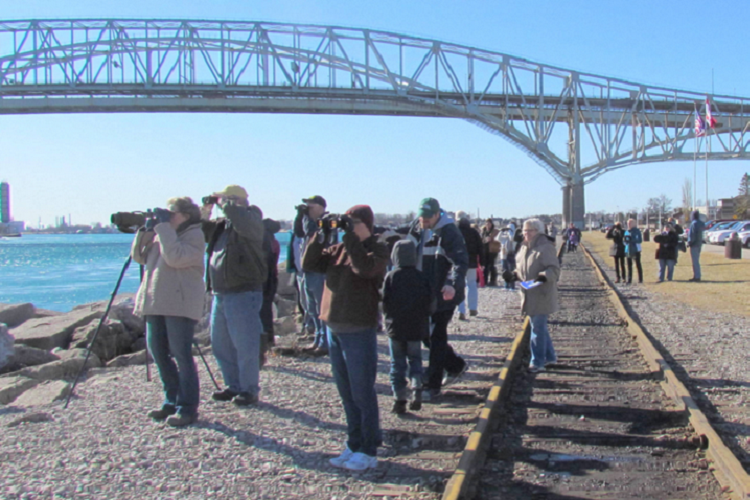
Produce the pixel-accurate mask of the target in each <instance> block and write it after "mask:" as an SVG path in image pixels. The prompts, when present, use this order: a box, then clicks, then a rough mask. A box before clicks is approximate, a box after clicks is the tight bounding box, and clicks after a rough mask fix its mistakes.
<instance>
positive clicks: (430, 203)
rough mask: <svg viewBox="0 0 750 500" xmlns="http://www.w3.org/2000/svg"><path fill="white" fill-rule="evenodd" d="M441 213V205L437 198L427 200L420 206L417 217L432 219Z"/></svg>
mask: <svg viewBox="0 0 750 500" xmlns="http://www.w3.org/2000/svg"><path fill="white" fill-rule="evenodd" d="M439 213H440V203H438V201H437V200H436V199H435V198H425V199H424V200H422V202H421V203H420V204H419V212H417V217H432V216H433V215H435V214H439Z"/></svg>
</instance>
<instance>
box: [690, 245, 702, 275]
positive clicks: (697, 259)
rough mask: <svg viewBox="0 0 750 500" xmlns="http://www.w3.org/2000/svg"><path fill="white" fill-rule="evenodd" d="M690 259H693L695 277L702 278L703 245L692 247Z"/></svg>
mask: <svg viewBox="0 0 750 500" xmlns="http://www.w3.org/2000/svg"><path fill="white" fill-rule="evenodd" d="M690 260H692V261H693V278H695V279H697V280H699V279H701V246H700V245H695V246H692V247H690Z"/></svg>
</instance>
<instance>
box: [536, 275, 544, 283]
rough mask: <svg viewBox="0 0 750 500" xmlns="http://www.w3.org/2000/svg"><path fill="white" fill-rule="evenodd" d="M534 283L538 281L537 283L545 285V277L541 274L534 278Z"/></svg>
mask: <svg viewBox="0 0 750 500" xmlns="http://www.w3.org/2000/svg"><path fill="white" fill-rule="evenodd" d="M534 281H538V282H539V283H546V282H547V277H546V276H545V275H543V274H540V275H539V276H537V277H536V279H535V280H534Z"/></svg>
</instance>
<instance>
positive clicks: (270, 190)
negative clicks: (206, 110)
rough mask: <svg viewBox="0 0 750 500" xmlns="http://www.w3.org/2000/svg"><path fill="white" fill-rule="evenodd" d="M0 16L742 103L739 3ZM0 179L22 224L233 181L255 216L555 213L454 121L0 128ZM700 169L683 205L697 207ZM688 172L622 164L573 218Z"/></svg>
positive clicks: (533, 0)
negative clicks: (373, 35)
mask: <svg viewBox="0 0 750 500" xmlns="http://www.w3.org/2000/svg"><path fill="white" fill-rule="evenodd" d="M0 12H2V14H1V15H2V17H3V19H5V20H10V19H32V18H37V19H43V18H44V19H48V18H102V17H107V18H164V19H167V18H187V19H223V20H251V21H278V22H290V23H309V24H332V25H343V26H351V27H362V28H372V29H379V30H385V31H392V32H401V33H405V34H409V35H416V36H422V37H426V38H434V39H439V40H445V41H450V42H455V43H460V44H463V45H471V46H475V47H480V48H484V49H488V50H494V51H498V52H505V53H508V54H512V55H515V56H520V57H525V58H527V59H531V60H534V61H538V62H542V63H547V64H552V65H555V66H559V67H565V68H570V69H576V70H580V71H585V72H590V73H596V74H601V75H606V76H611V77H619V78H624V79H627V80H629V81H634V82H639V83H646V84H653V85H661V86H665V87H674V88H679V89H686V90H693V91H698V92H711V80H712V79H711V73H712V69H713V73H714V89H715V93H717V94H733V95H740V96H747V97H750V74H748V73H749V70H748V69H747V65H746V64H745V58H744V47H745V45H746V36H745V33H746V26H745V20H746V19H747V17H748V14H749V13H750V3H748V2H747V1H746V0H736V1H729V0H726V1H722V0H718V1H714V2H711V3H710V4H709V3H707V2H698V1H692V0H687V1H686V0H682V1H679V2H678V1H660V2H653V1H646V0H628V1H621V0H608V1H606V2H600V1H598V2H597V1H593V0H591V1H584V0H579V1H565V0H559V1H554V2H553V1H539V0H523V1H500V0H496V1H473V0H464V1H461V2H459V1H456V0H454V1H444V0H424V1H422V0H416V1H403V0H402V1H392V0H379V1H378V2H353V1H351V0H349V1H338V0H336V1H334V0H330V1H313V0H274V1H265V2H251V1H228V0H225V1H221V0H213V1H208V2H206V1H204V2H195V1H158V2H155V1H153V0H152V1H148V2H146V1H142V0H131V1H129V2H122V1H110V0H97V1H89V0H76V1H70V0H69V1H62V0H56V1H55V0H49V1H34V0H25V1H23V2H18V1H8V0H0ZM0 151H2V153H3V154H2V155H1V156H0V179H3V180H7V181H8V182H10V183H11V186H12V190H13V212H14V217H15V218H16V219H18V220H25V221H27V223H29V224H32V225H36V224H37V223H38V221H39V220H40V218H41V222H42V223H43V224H51V223H53V222H54V219H55V216H56V215H58V216H62V215H65V216H66V217H67V215H68V214H70V215H71V216H72V220H73V222H74V223H91V222H94V221H102V222H104V221H106V220H108V218H109V214H110V213H112V212H115V211H120V210H137V209H145V208H149V207H154V206H162V205H163V204H164V201H165V200H166V199H167V198H169V197H172V196H178V195H188V196H192V197H194V198H200V197H201V196H203V195H205V194H208V192H210V191H214V190H218V189H220V188H222V187H223V186H224V185H226V184H229V183H238V184H242V185H243V186H245V187H246V188H247V190H248V191H249V193H250V197H251V201H253V202H254V203H256V204H257V205H259V206H260V207H261V208H262V209H263V210H264V212H265V214H266V215H267V216H270V217H274V218H280V219H286V218H291V217H292V216H293V206H294V205H295V204H297V203H298V202H299V201H300V199H301V198H302V197H305V196H309V195H312V194H321V195H323V196H324V197H326V199H327V200H328V202H329V207H330V209H331V210H332V211H343V210H346V209H347V208H348V207H349V206H351V205H354V204H357V203H368V204H370V205H371V206H372V207H373V209H374V210H375V211H376V212H386V213H406V212H408V211H411V210H414V209H415V208H416V207H417V205H418V203H419V201H420V200H421V199H422V198H423V197H426V196H434V197H436V198H438V199H439V200H440V201H441V203H442V205H443V206H445V207H446V208H448V209H451V210H459V209H460V210H466V211H468V212H471V213H474V214H476V213H477V211H480V213H481V215H482V216H486V215H490V214H493V215H495V216H511V215H512V216H526V215H530V214H536V213H559V212H560V211H561V205H562V197H561V192H560V187H559V185H558V184H557V183H556V182H555V181H554V180H553V179H552V178H551V177H550V176H549V175H548V174H547V173H546V172H545V171H544V170H543V169H542V168H541V167H539V166H538V165H536V164H535V163H534V162H532V161H531V160H530V159H529V158H528V157H527V156H526V155H525V154H524V153H523V152H522V151H520V150H518V149H517V148H516V147H514V146H513V145H512V144H510V143H508V142H507V141H504V140H502V139H500V138H498V137H496V136H494V135H491V134H489V133H487V132H484V131H483V130H481V129H479V128H477V127H475V126H473V125H471V124H469V123H467V122H464V121H461V120H455V119H437V118H405V117H354V116H311V115H263V114H244V115H222V114H109V115H85V114H81V115H40V116H18V115H6V116H2V117H0ZM704 168H705V167H704V163H703V162H700V163H699V166H698V183H697V188H698V197H699V198H701V199H703V198H705V195H704V193H705V181H704V179H705V171H704ZM709 170H710V172H709V176H710V193H709V195H710V197H711V198H720V197H725V196H733V195H735V194H736V192H737V187H738V185H739V180H740V178H741V176H742V174H743V173H744V172H746V171H750V165H748V162H745V161H726V162H712V163H710V164H709ZM692 176H693V164H692V162H679V163H673V164H649V165H642V166H631V167H627V168H625V169H621V170H618V171H616V172H612V173H608V174H605V175H604V176H603V177H601V178H600V179H598V180H596V181H595V182H594V183H592V184H589V185H587V186H586V208H587V211H596V210H607V211H614V210H617V209H620V210H627V209H631V208H635V207H642V206H644V205H645V203H646V200H647V199H648V198H650V197H654V196H658V195H659V194H661V193H664V194H666V195H667V196H668V197H670V198H672V199H673V201H674V202H675V203H676V204H678V203H679V202H680V199H681V186H682V184H683V182H684V179H685V178H686V177H690V178H692Z"/></svg>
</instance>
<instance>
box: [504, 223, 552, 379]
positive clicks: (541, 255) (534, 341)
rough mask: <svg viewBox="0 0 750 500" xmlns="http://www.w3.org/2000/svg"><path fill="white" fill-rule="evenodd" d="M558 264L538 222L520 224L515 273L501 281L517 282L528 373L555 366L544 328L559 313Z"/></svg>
mask: <svg viewBox="0 0 750 500" xmlns="http://www.w3.org/2000/svg"><path fill="white" fill-rule="evenodd" d="M559 277H560V263H559V262H558V260H557V255H556V252H555V244H554V242H553V240H552V239H551V238H550V237H548V236H547V235H546V234H544V224H543V223H542V221H540V220H539V219H528V220H526V221H524V223H523V243H522V244H521V247H520V248H519V250H518V254H517V255H516V271H515V272H510V271H506V272H504V273H503V279H505V280H506V281H512V280H516V281H520V282H521V283H520V284H521V290H522V294H521V295H522V299H521V300H522V302H521V310H522V311H523V313H524V314H526V315H528V316H529V320H530V322H531V362H530V364H529V371H530V372H532V373H537V372H541V371H544V366H545V365H547V364H550V363H556V362H557V355H556V354H555V348H554V347H553V346H552V339H551V338H550V335H549V328H548V327H547V317H548V316H549V315H550V314H552V313H554V312H556V311H557V310H558V309H559V306H558V300H557V280H558V278H559Z"/></svg>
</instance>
